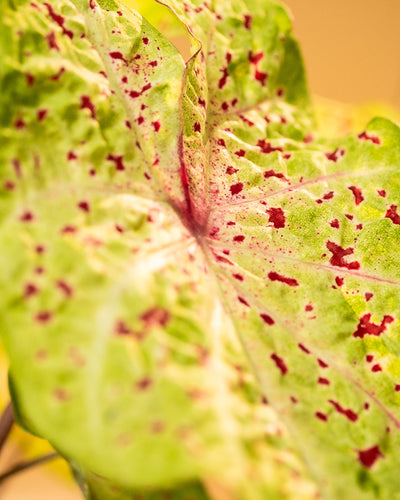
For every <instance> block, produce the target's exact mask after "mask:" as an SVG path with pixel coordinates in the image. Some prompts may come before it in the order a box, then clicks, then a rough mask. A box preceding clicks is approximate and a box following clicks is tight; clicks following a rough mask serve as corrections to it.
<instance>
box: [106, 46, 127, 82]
mask: <svg viewBox="0 0 400 500" xmlns="http://www.w3.org/2000/svg"><path fill="white" fill-rule="evenodd" d="M110 57H111V59H117V60H120V61H123V62H124V63H125V64H128V61H127V60H126V59H125V57H124V56H123V55H122V53H121V52H110ZM125 83H126V82H125Z"/></svg>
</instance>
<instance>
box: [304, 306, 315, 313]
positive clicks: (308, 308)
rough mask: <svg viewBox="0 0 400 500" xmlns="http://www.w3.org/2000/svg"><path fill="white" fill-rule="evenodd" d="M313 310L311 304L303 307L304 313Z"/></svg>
mask: <svg viewBox="0 0 400 500" xmlns="http://www.w3.org/2000/svg"><path fill="white" fill-rule="evenodd" d="M313 309H314V308H313V306H312V305H311V304H307V305H306V307H305V311H306V312H308V311H312V310H313Z"/></svg>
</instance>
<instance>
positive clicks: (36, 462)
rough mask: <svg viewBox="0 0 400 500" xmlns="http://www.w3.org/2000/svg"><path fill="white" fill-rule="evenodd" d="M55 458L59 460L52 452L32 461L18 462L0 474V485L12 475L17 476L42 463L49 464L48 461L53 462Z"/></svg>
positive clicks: (56, 454) (57, 455) (58, 456)
mask: <svg viewBox="0 0 400 500" xmlns="http://www.w3.org/2000/svg"><path fill="white" fill-rule="evenodd" d="M55 458H61V457H60V455H59V454H58V453H55V452H52V453H47V454H46V455H42V456H40V457H37V458H34V459H32V460H28V461H26V462H20V463H18V464H16V465H14V466H13V467H11V468H10V469H9V470H8V471H6V472H3V474H0V483H2V482H3V481H4V480H6V479H8V478H10V477H11V476H13V475H14V474H18V473H19V472H22V471H24V470H26V469H30V468H31V467H35V466H36V465H41V464H43V463H46V462H49V461H50V460H54V459H55Z"/></svg>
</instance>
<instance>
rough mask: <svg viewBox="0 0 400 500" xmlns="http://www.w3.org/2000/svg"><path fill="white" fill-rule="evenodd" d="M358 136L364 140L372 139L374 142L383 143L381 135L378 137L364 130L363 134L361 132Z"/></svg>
mask: <svg viewBox="0 0 400 500" xmlns="http://www.w3.org/2000/svg"><path fill="white" fill-rule="evenodd" d="M358 138H359V139H361V140H363V141H371V142H373V143H374V144H380V143H381V140H380V139H379V137H377V136H376V135H369V134H368V133H367V132H362V133H361V134H359V136H358Z"/></svg>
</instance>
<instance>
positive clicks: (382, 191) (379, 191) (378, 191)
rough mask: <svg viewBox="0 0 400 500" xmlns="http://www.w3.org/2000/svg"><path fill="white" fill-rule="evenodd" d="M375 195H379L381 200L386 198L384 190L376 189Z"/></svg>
mask: <svg viewBox="0 0 400 500" xmlns="http://www.w3.org/2000/svg"><path fill="white" fill-rule="evenodd" d="M377 193H378V194H379V196H381V197H382V198H386V191H385V190H384V189H378V190H377Z"/></svg>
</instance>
